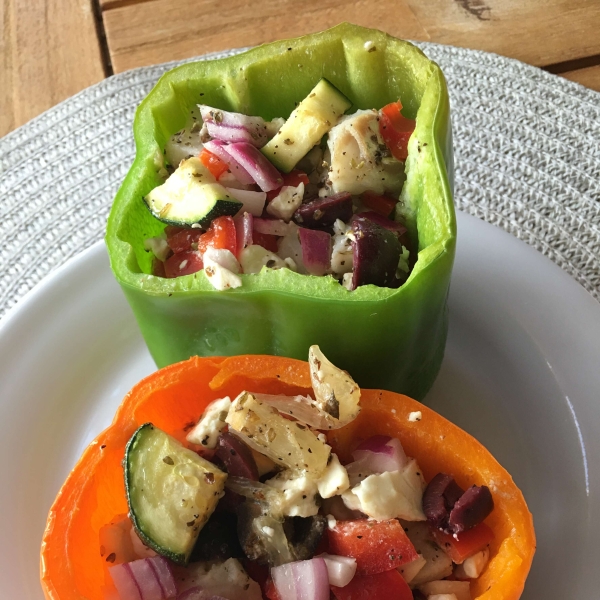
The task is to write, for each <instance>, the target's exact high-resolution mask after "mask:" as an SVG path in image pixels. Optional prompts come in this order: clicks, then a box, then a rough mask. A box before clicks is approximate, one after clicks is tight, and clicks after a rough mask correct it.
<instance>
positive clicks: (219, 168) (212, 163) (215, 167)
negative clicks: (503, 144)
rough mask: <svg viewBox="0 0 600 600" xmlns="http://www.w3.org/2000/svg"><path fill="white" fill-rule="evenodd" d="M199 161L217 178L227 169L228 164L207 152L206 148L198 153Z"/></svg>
mask: <svg viewBox="0 0 600 600" xmlns="http://www.w3.org/2000/svg"><path fill="white" fill-rule="evenodd" d="M200 162H201V163H202V164H203V165H204V166H205V167H206V168H207V169H208V170H209V171H210V173H211V175H212V176H213V177H214V178H215V179H219V177H221V175H223V173H225V171H228V170H229V165H228V164H227V163H226V162H225V161H223V160H221V159H220V158H219V157H218V156H217V155H216V154H213V153H212V152H209V151H208V150H207V149H206V148H203V149H202V152H201V153H200Z"/></svg>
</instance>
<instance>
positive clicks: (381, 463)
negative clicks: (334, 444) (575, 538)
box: [352, 435, 408, 474]
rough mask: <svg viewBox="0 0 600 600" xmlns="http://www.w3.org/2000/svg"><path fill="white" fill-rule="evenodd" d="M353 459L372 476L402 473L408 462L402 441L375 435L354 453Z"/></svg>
mask: <svg viewBox="0 0 600 600" xmlns="http://www.w3.org/2000/svg"><path fill="white" fill-rule="evenodd" d="M352 457H353V458H354V460H355V461H356V462H359V463H360V464H361V467H362V468H363V469H364V470H368V471H369V472H370V473H371V474H374V473H385V472H386V471H400V470H402V469H403V468H404V467H405V466H406V463H407V460H408V459H407V458H406V454H405V453H404V448H402V444H401V443H400V440H398V439H396V438H391V437H388V436H387V435H374V436H373V437H370V438H369V439H367V440H365V441H364V442H363V443H362V444H360V445H359V446H358V448H357V449H356V450H355V451H354V452H353V453H352Z"/></svg>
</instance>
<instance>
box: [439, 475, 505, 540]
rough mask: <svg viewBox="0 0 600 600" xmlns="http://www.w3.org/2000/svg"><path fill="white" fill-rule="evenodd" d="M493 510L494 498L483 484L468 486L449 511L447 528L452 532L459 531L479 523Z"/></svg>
mask: <svg viewBox="0 0 600 600" xmlns="http://www.w3.org/2000/svg"><path fill="white" fill-rule="evenodd" d="M492 510H494V500H493V499H492V494H491V492H490V489H489V488H488V487H487V486H485V485H482V486H476V485H474V486H473V487H470V488H469V489H468V490H467V491H466V492H465V493H464V494H463V495H462V496H461V497H460V498H459V499H458V500H457V502H456V504H455V505H454V508H453V509H452V510H451V511H450V517H449V519H448V528H449V529H450V531H451V532H452V533H460V532H461V531H466V530H467V529H472V528H473V527H475V525H479V523H482V522H483V520H484V519H485V518H486V517H487V516H488V515H489V514H490V513H491V512H492Z"/></svg>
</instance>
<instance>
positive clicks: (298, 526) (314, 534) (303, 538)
mask: <svg viewBox="0 0 600 600" xmlns="http://www.w3.org/2000/svg"><path fill="white" fill-rule="evenodd" d="M326 529H327V518H326V517H324V516H323V515H315V516H314V517H286V519H285V521H284V524H283V530H284V531H285V535H286V537H287V539H288V542H289V544H290V546H291V547H292V550H293V552H294V554H295V555H296V560H309V559H311V558H312V557H313V556H314V555H315V552H316V551H317V548H318V547H319V544H320V543H321V538H322V537H323V534H324V533H325V530H326Z"/></svg>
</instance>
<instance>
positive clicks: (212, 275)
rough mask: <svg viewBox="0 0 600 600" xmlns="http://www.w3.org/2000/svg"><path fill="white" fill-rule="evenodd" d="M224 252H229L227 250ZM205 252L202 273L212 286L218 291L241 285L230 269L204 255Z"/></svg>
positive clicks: (240, 281)
mask: <svg viewBox="0 0 600 600" xmlns="http://www.w3.org/2000/svg"><path fill="white" fill-rule="evenodd" d="M226 252H229V250H227V251H226ZM206 254H207V253H206V252H205V253H204V256H203V258H202V261H203V263H204V274H205V275H206V277H208V280H209V281H210V283H211V284H212V286H213V287H214V288H215V289H216V290H219V291H221V292H222V291H225V290H229V289H233V288H238V287H241V285H242V280H241V279H240V278H239V277H238V276H237V275H236V274H235V273H233V272H232V271H230V270H229V269H226V268H225V267H222V266H221V265H220V264H219V263H218V262H215V261H214V260H212V259H211V258H209V257H207V256H206Z"/></svg>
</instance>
